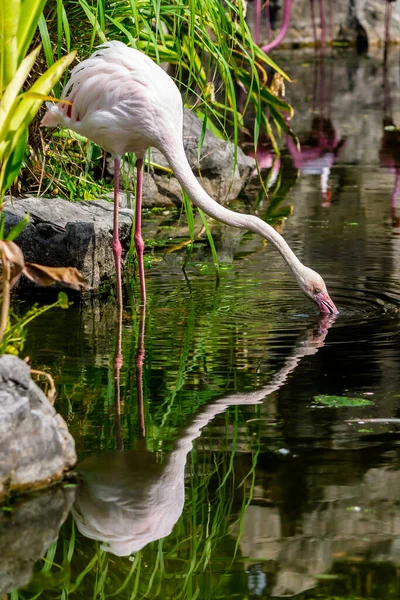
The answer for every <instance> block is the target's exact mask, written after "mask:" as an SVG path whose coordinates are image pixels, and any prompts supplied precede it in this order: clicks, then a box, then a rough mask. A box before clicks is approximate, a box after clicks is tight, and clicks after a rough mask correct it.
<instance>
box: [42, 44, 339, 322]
mask: <svg viewBox="0 0 400 600" xmlns="http://www.w3.org/2000/svg"><path fill="white" fill-rule="evenodd" d="M61 99H62V100H65V103H63V102H60V103H57V104H56V105H53V104H51V103H48V104H47V112H46V114H45V116H44V118H43V120H42V123H41V124H42V125H43V126H57V125H58V126H61V127H67V128H69V129H72V130H73V131H75V132H77V133H79V134H81V135H83V136H85V137H87V138H88V139H90V140H92V141H93V142H95V143H96V144H98V145H99V146H101V147H102V148H103V149H104V150H106V151H107V152H110V153H111V155H112V156H113V158H114V166H115V185H114V231H113V242H112V247H113V254H114V260H115V267H116V275H117V296H118V304H119V305H120V306H121V305H122V283H121V254H122V247H121V243H120V241H119V237H118V193H119V171H120V164H121V158H122V155H123V154H124V153H125V152H134V153H135V154H136V158H137V161H136V167H137V180H136V203H135V233H134V241H135V247H136V252H137V256H138V265H139V279H140V291H141V300H142V304H145V302H146V287H145V277H144V266H143V251H144V242H143V238H142V234H141V205H142V176H143V159H144V155H145V153H146V151H147V149H148V148H149V147H154V148H157V149H158V150H160V151H161V152H162V153H163V154H164V155H165V157H166V158H167V160H168V163H169V165H170V167H171V169H172V171H173V172H174V173H175V176H176V178H177V179H178V181H179V183H180V184H181V186H182V188H183V189H184V190H185V192H186V193H187V194H188V196H189V198H191V200H192V201H193V203H194V204H195V205H196V206H198V207H199V208H200V209H201V210H203V211H204V212H205V213H206V214H208V215H209V216H211V217H213V218H214V219H217V220H219V221H221V222H222V223H225V224H227V225H232V226H233V227H239V228H241V229H248V230H251V231H254V232H255V233H258V234H260V235H261V236H262V237H263V238H265V239H267V240H269V241H270V242H272V244H274V245H275V246H276V248H277V250H278V251H279V252H280V253H281V255H282V257H283V258H284V259H285V261H286V263H287V265H288V266H289V268H290V269H291V270H292V272H293V275H294V277H295V279H296V281H297V284H298V285H299V287H300V289H301V290H302V291H303V292H304V293H305V295H306V296H308V298H310V299H311V300H313V301H314V302H315V303H316V304H317V305H318V307H319V310H320V312H321V313H324V314H328V313H331V314H334V313H337V312H338V311H337V309H336V306H335V304H334V303H333V301H332V300H331V298H330V296H329V294H328V291H327V289H326V285H325V282H324V280H323V279H322V277H321V276H320V275H319V274H318V273H316V272H315V271H313V270H312V269H310V268H308V267H306V266H305V265H303V264H302V263H301V262H300V260H299V259H298V258H297V256H296V255H295V254H294V252H293V251H292V250H291V248H290V247H289V245H288V244H287V242H286V241H285V240H284V239H283V237H282V236H281V235H280V234H279V233H278V232H277V231H275V229H273V227H271V226H270V225H268V224H267V223H265V222H264V221H262V220H261V219H259V218H258V217H256V216H253V215H247V214H240V213H237V212H233V211H231V210H229V209H228V208H225V207H224V206H221V205H220V204H218V202H216V201H215V200H213V199H212V198H211V197H210V196H209V195H208V194H207V193H206V192H205V190H204V189H203V188H202V186H201V185H200V183H199V182H198V181H197V179H196V177H195V176H194V174H193V172H192V170H191V168H190V165H189V162H188V160H187V158H186V154H185V150H184V146H183V134H182V131H183V125H182V124H183V105H182V98H181V94H180V92H179V90H178V88H177V86H176V85H175V83H174V82H173V81H172V79H171V78H170V76H169V75H168V74H167V73H166V72H165V71H164V70H163V69H162V68H161V67H159V66H158V65H157V64H156V63H154V62H153V61H152V60H151V59H150V58H149V57H148V56H146V55H145V54H143V53H142V52H140V51H138V50H135V49H133V48H129V47H128V46H126V45H125V44H124V43H122V42H119V41H111V42H106V43H104V44H102V45H101V46H99V47H98V49H97V50H96V51H95V52H94V54H92V56H90V57H89V58H88V59H86V60H84V61H82V62H81V63H80V64H79V65H77V66H76V67H75V68H74V69H73V70H72V73H71V78H70V80H69V82H68V83H67V85H66V87H65V88H64V90H63V93H62V96H61Z"/></svg>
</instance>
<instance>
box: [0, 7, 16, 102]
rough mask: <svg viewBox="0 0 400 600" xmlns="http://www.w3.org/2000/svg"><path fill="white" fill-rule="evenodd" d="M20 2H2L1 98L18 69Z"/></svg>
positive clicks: (0, 27) (0, 45)
mask: <svg viewBox="0 0 400 600" xmlns="http://www.w3.org/2000/svg"><path fill="white" fill-rule="evenodd" d="M20 8H21V3H20V0H2V1H1V2H0V97H1V94H2V92H3V90H4V89H5V88H6V87H7V86H8V84H9V83H10V81H11V80H12V78H13V77H14V75H15V72H16V70H17V67H18V52H17V48H18V47H17V31H18V21H19V18H20Z"/></svg>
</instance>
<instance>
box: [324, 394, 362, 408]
mask: <svg viewBox="0 0 400 600" xmlns="http://www.w3.org/2000/svg"><path fill="white" fill-rule="evenodd" d="M314 402H316V403H317V404H323V405H324V406H329V407H331V408H345V407H350V408H352V407H355V406H371V405H373V404H374V403H373V402H372V401H371V400H367V399H366V398H350V397H348V396H315V397H314Z"/></svg>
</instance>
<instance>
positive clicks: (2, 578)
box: [0, 486, 75, 598]
mask: <svg viewBox="0 0 400 600" xmlns="http://www.w3.org/2000/svg"><path fill="white" fill-rule="evenodd" d="M74 498H75V488H73V487H69V488H67V489H64V488H63V487H61V486H57V487H54V488H51V489H49V490H46V491H44V492H41V493H40V494H35V495H33V496H29V497H26V498H23V499H22V498H21V499H19V500H18V502H17V503H15V504H13V505H12V507H11V511H1V510H0V598H3V596H4V595H5V594H8V593H10V592H12V591H13V590H16V589H17V588H20V587H23V586H26V585H28V583H29V582H30V580H31V578H32V573H33V566H34V564H35V562H36V561H38V560H39V559H40V558H42V557H43V556H44V555H45V553H46V551H47V549H48V548H49V546H50V544H52V543H53V542H55V541H56V539H57V536H58V532H59V529H60V527H61V525H62V524H63V522H64V521H65V519H66V518H67V515H68V512H69V509H70V508H71V505H72V503H73V501H74Z"/></svg>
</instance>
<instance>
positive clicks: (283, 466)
mask: <svg viewBox="0 0 400 600" xmlns="http://www.w3.org/2000/svg"><path fill="white" fill-rule="evenodd" d="M391 55H392V56H391V60H390V62H389V65H388V66H387V68H385V69H384V68H383V66H382V53H381V52H378V51H377V53H376V55H372V56H369V57H357V56H356V55H355V54H353V52H352V51H343V52H342V51H337V52H336V55H335V57H334V58H332V57H331V56H327V57H326V60H325V62H324V64H323V65H321V63H315V61H314V58H313V54H312V53H310V54H292V53H289V52H282V53H279V55H278V54H277V61H278V63H279V64H280V65H281V66H282V67H283V68H284V69H285V70H286V71H287V72H288V74H289V75H290V77H291V78H292V80H293V81H295V82H296V84H295V85H293V86H290V90H289V92H288V99H289V101H291V102H292V103H293V105H294V106H295V107H296V114H295V117H294V119H293V121H292V126H293V128H294V130H295V131H296V133H298V135H299V137H300V140H301V141H302V142H303V145H302V152H301V153H299V151H298V150H297V149H296V147H295V146H294V145H293V144H290V142H289V147H288V144H287V143H285V144H284V145H285V149H284V151H283V156H282V158H281V160H280V161H277V162H276V163H275V164H274V165H273V166H272V168H271V169H270V170H266V171H265V172H264V171H263V175H265V177H266V178H267V179H266V185H267V186H269V191H270V199H271V201H270V204H269V203H268V201H267V200H266V199H265V198H264V199H263V198H260V202H259V205H258V213H259V215H260V216H264V217H268V218H270V219H271V220H272V219H273V217H274V216H275V217H276V218H277V223H278V227H279V228H280V231H281V232H282V233H283V235H284V236H285V238H286V239H287V241H288V242H289V244H290V245H291V247H292V248H293V249H294V251H295V252H296V253H297V254H298V256H299V257H300V258H301V259H302V260H303V261H304V262H305V264H307V265H308V266H311V267H312V268H314V269H315V270H317V271H318V272H319V273H321V274H322V275H323V277H324V279H325V281H326V283H327V286H328V290H329V292H330V295H331V296H332V298H333V300H334V302H335V303H336V305H337V306H338V308H339V310H340V314H339V315H338V316H337V317H324V318H321V317H319V316H318V314H317V311H316V307H315V306H313V305H312V304H311V303H310V301H309V300H308V299H307V298H306V297H304V296H303V295H302V294H301V292H300V291H299V290H298V288H297V285H296V283H295V282H294V280H293V278H292V275H291V273H290V272H288V269H287V268H286V266H285V263H284V262H283V260H282V259H281V257H280V256H279V255H278V254H277V252H276V250H275V249H274V248H273V247H271V245H269V244H264V243H263V240H261V239H260V238H259V237H257V236H256V235H255V234H254V235H253V234H248V233H245V234H243V233H240V232H238V231H237V230H232V229H229V228H228V227H224V226H215V228H214V229H213V233H214V236H215V240H216V244H217V250H218V254H219V259H220V263H221V276H220V280H219V282H217V280H216V278H215V274H214V267H213V264H212V257H211V254H210V251H209V248H208V246H207V244H206V242H202V241H199V242H197V243H196V245H195V247H194V249H193V252H192V255H191V257H190V259H189V260H188V262H187V265H186V271H185V273H184V272H183V270H182V265H183V263H184V262H185V260H186V258H187V254H186V250H185V249H184V248H183V249H180V250H175V251H171V252H169V253H167V254H165V253H164V252H163V251H161V250H160V249H158V248H157V244H155V245H154V248H153V249H149V250H148V253H147V269H146V278H147V286H148V298H149V300H148V307H147V311H146V315H143V314H141V312H140V310H138V309H137V295H136V296H135V297H132V295H130V294H127V295H126V299H125V300H126V309H125V311H124V315H123V329H122V354H123V364H122V367H121V370H120V372H119V369H118V367H117V368H116V367H115V353H116V348H117V347H118V332H117V326H116V322H117V311H116V306H115V300H114V299H113V298H112V297H108V298H107V297H106V298H105V299H103V300H102V299H99V298H95V299H92V300H87V301H84V302H82V304H79V303H76V304H75V305H74V306H72V307H71V308H70V309H69V310H68V311H61V310H60V311H53V312H51V311H50V312H49V313H46V314H45V315H43V316H42V317H41V318H40V319H38V320H36V321H34V322H32V324H31V326H30V330H29V335H28V341H27V344H26V347H25V351H26V354H28V355H29V356H31V359H32V362H33V364H34V365H35V368H38V369H45V370H47V371H49V372H51V373H52V375H53V376H54V378H55V381H56V385H57V389H58V398H57V408H58V410H59V411H60V412H61V414H62V415H63V416H64V418H65V419H66V421H67V423H68V425H69V428H70V431H71V433H72V434H73V435H74V438H75V440H76V445H77V451H78V454H79V458H80V460H81V463H80V464H79V465H78V468H77V472H78V473H79V481H78V485H77V484H76V483H75V482H74V481H71V482H68V483H67V484H66V485H64V486H63V487H57V488H54V489H52V490H50V491H49V492H47V493H45V494H40V495H37V496H33V497H31V498H29V499H28V500H26V501H17V502H15V503H14V504H13V505H12V506H8V507H6V510H5V511H3V512H4V514H3V517H2V520H1V521H0V536H1V541H0V548H2V550H0V554H1V553H3V559H2V564H1V565H0V596H1V594H2V593H5V592H10V591H11V590H12V589H14V591H13V592H11V595H10V597H11V598H12V599H13V600H16V599H18V598H20V599H28V598H29V599H33V598H41V599H47V598H49V599H50V598H52V599H53V598H63V599H64V598H85V599H86V598H105V597H116V598H118V599H133V598H145V597H146V598H163V599H166V598H171V599H175V598H182V599H193V600H194V599H195V598H196V599H197V598H198V599H211V598H212V599H216V598H269V597H282V596H291V595H298V596H300V597H302V598H303V597H304V598H314V597H318V598H332V597H343V598H354V597H358V598H371V597H373V598H397V597H398V594H399V588H400V579H399V575H398V566H399V563H400V503H399V498H400V470H399V468H400V457H399V442H400V414H399V406H400V369H399V365H400V344H399V341H400V282H399V275H400V260H399V259H400V235H399V234H400V207H399V208H398V207H397V200H398V195H399V192H400V185H399V181H398V180H399V177H398V175H397V173H398V171H399V169H400V150H399V146H398V144H397V139H398V138H397V137H396V136H397V130H396V121H397V123H398V124H399V125H400V109H399V106H400V105H399V98H400V92H399V67H398V50H397V49H395V50H392V53H391ZM278 58H279V60H278ZM267 153H268V148H267ZM252 194H256V191H253V192H252V191H251V190H250V191H248V196H249V198H250V199H252ZM253 200H254V197H253ZM234 206H235V204H233V205H232V207H234ZM290 206H291V207H292V208H289V209H288V208H287V207H290ZM285 207H286V208H285ZM238 209H240V210H247V211H248V210H250V207H249V206H246V203H245V202H243V201H241V202H240V203H238ZM288 213H292V214H291V215H290V217H289V218H287V219H286V220H283V219H280V218H279V217H280V215H283V214H288ZM144 222H145V225H146V232H147V236H148V237H152V238H155V237H157V235H158V236H159V238H160V239H161V238H164V239H165V237H166V236H167V237H168V236H169V235H171V237H172V236H173V235H174V236H176V235H177V237H174V240H173V242H172V241H171V247H170V250H174V248H173V247H172V246H173V244H175V243H176V242H177V241H182V242H183V241H184V240H185V239H186V237H185V234H184V232H183V230H182V222H181V221H179V220H178V217H176V215H174V214H172V213H171V214H160V215H156V216H155V215H154V214H150V213H149V214H148V215H145V216H144ZM177 232H178V234H177ZM135 293H136V292H135ZM116 377H117V383H118V379H120V381H119V384H120V385H119V386H118V385H116ZM117 392H118V393H117ZM17 589H18V591H17Z"/></svg>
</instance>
